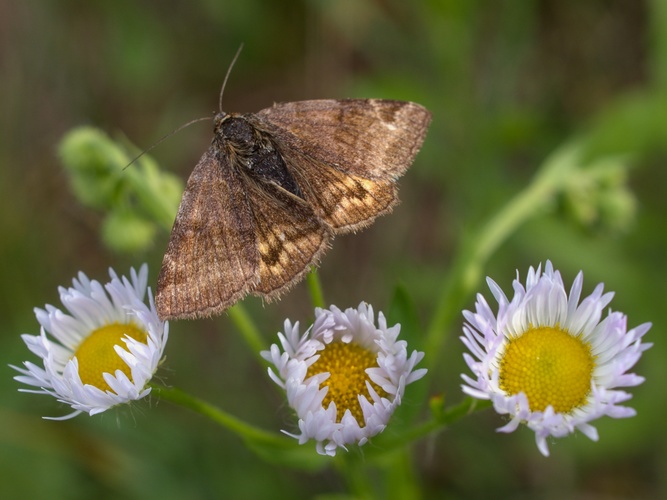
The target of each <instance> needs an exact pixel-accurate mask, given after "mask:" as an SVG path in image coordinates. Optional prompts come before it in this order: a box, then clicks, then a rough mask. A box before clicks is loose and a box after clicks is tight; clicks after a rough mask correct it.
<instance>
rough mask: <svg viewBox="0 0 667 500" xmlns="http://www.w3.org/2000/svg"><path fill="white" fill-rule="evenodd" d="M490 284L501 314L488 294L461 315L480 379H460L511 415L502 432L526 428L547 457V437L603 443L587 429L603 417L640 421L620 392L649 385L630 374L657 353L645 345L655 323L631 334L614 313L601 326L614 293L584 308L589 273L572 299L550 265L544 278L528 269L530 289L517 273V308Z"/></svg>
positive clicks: (596, 296)
mask: <svg viewBox="0 0 667 500" xmlns="http://www.w3.org/2000/svg"><path fill="white" fill-rule="evenodd" d="M487 283H488V285H489V288H490V289H491V293H492V294H493V296H494V297H495V299H496V301H497V302H498V314H497V315H494V313H493V311H492V310H491V307H489V305H488V304H487V302H486V300H485V299H484V297H483V296H482V295H478V296H477V303H476V304H475V312H471V311H464V312H463V315H464V317H465V320H466V323H465V325H464V327H463V333H464V335H463V336H462V337H461V340H462V341H463V343H464V344H465V345H466V347H467V348H468V350H469V351H470V353H466V354H464V358H465V361H466V363H467V365H468V367H469V368H470V370H471V371H472V372H473V374H474V377H470V376H468V375H465V374H464V375H462V377H463V380H464V381H465V384H464V385H462V388H463V391H464V392H465V393H466V394H468V395H470V396H473V397H475V398H479V399H489V400H491V401H492V403H493V406H494V408H495V410H496V411H497V412H498V413H500V414H504V415H508V416H509V418H510V421H509V423H508V424H507V425H505V426H503V427H501V428H499V429H498V430H499V431H500V432H512V431H514V430H515V429H516V428H517V427H518V426H519V424H520V423H523V424H525V425H527V426H528V427H529V428H530V429H532V430H533V431H534V432H535V440H536V442H537V447H538V449H539V450H540V452H541V453H542V454H543V455H544V456H548V455H549V449H548V447H547V438H548V437H549V436H553V437H563V436H566V435H567V434H571V433H573V432H574V431H575V429H578V430H580V431H581V432H583V433H584V434H585V435H586V436H588V437H589V438H590V439H592V440H593V441H597V439H598V433H597V430H596V429H595V427H593V426H592V425H590V423H589V422H591V421H593V420H595V419H597V418H599V417H602V416H603V415H608V416H610V417H613V418H621V417H631V416H634V415H635V410H633V409H632V408H628V407H625V406H622V405H621V404H620V403H623V402H624V401H627V400H628V399H630V398H631V397H632V396H631V395H630V394H628V393H627V392H624V391H621V390H618V389H617V388H618V387H630V386H635V385H639V384H641V383H642V382H643V381H644V378H643V377H640V376H638V375H635V374H634V373H626V372H627V371H628V370H629V369H630V368H632V366H634V364H635V363H636V362H637V361H638V360H639V358H640V357H641V354H642V352H643V351H645V350H646V349H648V348H649V347H651V344H646V343H643V344H642V342H641V338H642V337H643V336H644V334H645V333H646V332H647V331H648V330H649V328H650V327H651V324H650V323H644V324H643V325H640V326H638V327H636V328H633V329H632V330H627V325H626V323H627V318H626V316H625V315H624V314H621V313H619V312H611V311H609V313H608V315H607V316H606V317H605V318H604V319H601V316H602V311H603V309H604V308H605V307H606V306H607V305H608V304H609V303H610V302H611V299H612V297H613V295H614V294H613V293H611V292H607V293H604V294H603V284H602V283H600V284H599V285H598V286H597V287H596V288H595V290H594V291H593V293H592V294H590V295H589V296H588V297H586V298H585V299H583V300H582V301H581V302H579V298H580V295H581V289H582V284H583V273H581V272H580V273H579V274H578V275H577V277H576V279H575V280H574V283H573V284H572V288H571V289H570V294H569V296H568V294H567V292H566V291H565V287H564V286H563V281H562V279H561V276H560V273H559V272H558V271H554V269H553V266H552V265H551V262H549V261H547V263H546V266H545V268H544V273H542V272H541V266H538V268H537V270H534V269H533V268H532V267H531V268H530V269H529V271H528V277H527V278H526V285H525V287H524V286H523V285H522V284H521V282H520V281H519V279H518V273H517V279H516V280H515V281H514V297H513V298H512V300H511V301H510V300H508V298H507V296H506V295H505V294H504V293H503V291H502V290H501V289H500V287H499V286H498V285H497V284H496V283H495V282H494V281H493V280H492V279H490V278H487Z"/></svg>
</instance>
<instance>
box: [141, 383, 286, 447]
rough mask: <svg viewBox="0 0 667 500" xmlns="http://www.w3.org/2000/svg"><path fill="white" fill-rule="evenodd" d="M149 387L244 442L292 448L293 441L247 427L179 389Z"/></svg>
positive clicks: (247, 425) (152, 385) (158, 394)
mask: <svg viewBox="0 0 667 500" xmlns="http://www.w3.org/2000/svg"><path fill="white" fill-rule="evenodd" d="M151 387H152V388H153V394H155V395H157V396H158V397H159V398H160V399H164V400H167V401H171V402H172V403H174V404H177V405H179V406H183V407H185V408H189V409H190V410H192V411H195V412H197V413H200V414H202V415H205V416H207V417H209V418H210V419H211V420H213V421H214V422H216V423H218V424H220V425H221V426H222V427H224V428H226V429H228V430H230V431H231V432H233V433H234V434H236V435H238V436H240V437H241V438H243V439H244V440H246V441H252V442H253V443H262V444H270V445H271V446H279V447H282V448H293V447H294V440H292V439H289V438H287V437H284V436H281V435H279V434H274V433H271V432H267V431H265V430H262V429H259V428H257V427H254V426H252V425H249V424H247V423H245V422H243V421H242V420H239V419H238V418H236V417H234V416H232V415H230V414H229V413H227V412H225V411H223V410H221V409H220V408H218V407H216V406H213V405H211V404H209V403H206V402H205V401H202V400H200V399H198V398H195V397H193V396H190V395H189V394H187V393H185V392H183V391H181V390H180V389H176V388H174V387H164V386H160V385H156V384H151Z"/></svg>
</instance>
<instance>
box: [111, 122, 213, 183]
mask: <svg viewBox="0 0 667 500" xmlns="http://www.w3.org/2000/svg"><path fill="white" fill-rule="evenodd" d="M211 119H212V118H211V117H210V116H206V117H204V118H195V119H194V120H190V121H189V122H188V123H185V124H183V125H181V126H180V127H178V128H177V129H176V130H172V131H171V132H169V133H168V134H167V135H165V136H163V137H161V138H160V139H158V141H157V142H156V143H154V144H153V145H152V146H151V147H149V148H148V149H144V150H143V151H142V152H141V153H139V155H137V156H135V157H134V158H133V159H132V161H131V162H130V163H128V164H127V165H125V166H124V167H123V170H125V169H126V168H127V167H129V166H130V165H132V164H133V163H134V162H135V161H137V160H138V159H139V158H141V157H142V156H144V155H145V154H146V153H148V152H149V151H152V150H153V149H155V147H156V146H158V145H159V144H160V143H162V141H164V140H165V139H167V138H169V137H171V136H172V135H174V134H175V133H177V132H180V131H181V130H183V129H184V128H185V127H189V126H190V125H192V124H193V123H197V122H203V121H204V120H211Z"/></svg>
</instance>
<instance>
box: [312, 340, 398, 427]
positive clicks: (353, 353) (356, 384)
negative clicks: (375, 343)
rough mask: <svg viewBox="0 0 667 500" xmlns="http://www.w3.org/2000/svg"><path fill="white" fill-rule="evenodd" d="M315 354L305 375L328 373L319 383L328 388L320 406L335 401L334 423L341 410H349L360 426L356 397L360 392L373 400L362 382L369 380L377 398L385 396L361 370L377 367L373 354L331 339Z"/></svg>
mask: <svg viewBox="0 0 667 500" xmlns="http://www.w3.org/2000/svg"><path fill="white" fill-rule="evenodd" d="M319 354H320V358H319V359H318V360H317V361H316V362H315V363H313V364H312V365H310V368H308V373H307V375H306V378H308V377H311V376H313V375H317V374H318V373H323V372H329V374H330V375H329V378H328V379H326V380H325V381H324V382H323V383H322V386H327V387H329V392H327V395H326V397H325V398H324V401H323V402H322V406H323V407H324V408H327V407H328V406H329V403H331V401H333V402H334V403H336V421H337V422H340V420H341V419H342V418H343V415H344V414H345V410H350V412H352V415H353V416H354V418H355V419H356V420H357V423H359V426H360V427H364V425H365V424H364V416H363V413H362V411H361V405H360V404H359V400H358V397H359V395H363V396H366V398H367V399H368V401H370V402H372V401H373V399H372V398H371V396H370V394H369V393H368V389H367V388H366V381H368V382H370V383H371V386H372V387H373V389H374V390H375V391H376V392H377V393H378V394H379V395H380V396H381V397H385V398H386V397H389V396H388V394H387V393H386V392H384V391H383V390H382V389H381V388H380V387H379V386H378V385H376V384H374V383H373V382H371V380H370V378H369V377H368V375H367V374H366V371H365V370H366V369H367V368H373V367H377V366H378V365H377V353H374V352H372V351H370V350H368V349H366V348H365V347H362V346H360V345H359V344H355V343H353V342H350V343H348V344H346V343H344V342H332V343H331V344H328V345H327V346H326V347H325V348H324V350H322V351H320V352H319Z"/></svg>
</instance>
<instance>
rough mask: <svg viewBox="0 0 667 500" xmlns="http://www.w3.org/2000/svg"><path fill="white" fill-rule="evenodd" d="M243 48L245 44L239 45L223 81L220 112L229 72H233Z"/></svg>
mask: <svg viewBox="0 0 667 500" xmlns="http://www.w3.org/2000/svg"><path fill="white" fill-rule="evenodd" d="M242 49H243V44H241V45H239V48H238V50H237V51H236V55H235V56H234V59H232V62H231V64H230V65H229V68H228V69H227V74H226V75H225V79H224V81H223V82H222V88H221V89H220V97H219V98H218V110H219V111H220V112H222V94H223V93H224V92H225V85H227V79H228V78H229V74H230V73H231V72H232V68H233V67H234V64H235V63H236V60H237V59H238V58H239V54H240V53H241V50H242Z"/></svg>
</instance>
